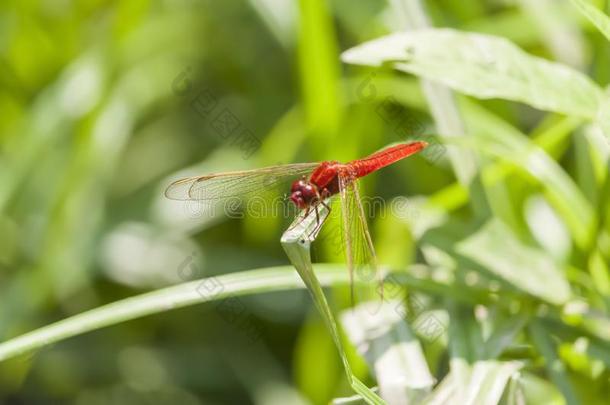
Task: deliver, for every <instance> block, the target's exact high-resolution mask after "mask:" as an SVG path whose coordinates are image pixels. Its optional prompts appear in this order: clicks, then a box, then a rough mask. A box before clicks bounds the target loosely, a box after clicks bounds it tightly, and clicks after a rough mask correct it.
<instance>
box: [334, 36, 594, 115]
mask: <svg viewBox="0 0 610 405" xmlns="http://www.w3.org/2000/svg"><path fill="white" fill-rule="evenodd" d="M343 60H344V61H345V62H347V63H353V64H361V65H370V66H380V65H382V64H383V63H391V64H392V66H394V67H395V68H396V69H399V70H402V71H405V72H409V73H412V74H415V75H418V76H421V77H424V78H426V79H430V80H434V81H437V82H439V83H442V84H445V85H446V86H449V87H451V88H453V89H455V90H457V91H460V92H462V93H465V94H468V95H471V96H474V97H477V98H483V99H488V98H504V99H508V100H513V101H520V102H523V103H526V104H529V105H531V106H532V107H535V108H538V109H541V110H547V111H555V112H560V113H565V114H574V115H578V116H582V117H586V118H594V117H595V115H596V114H597V110H598V108H599V105H600V102H601V100H602V97H603V92H602V90H601V89H600V88H599V87H598V86H597V85H596V84H595V83H594V82H592V81H591V80H590V79H589V78H588V77H587V76H585V75H583V74H582V73H580V72H578V71H576V70H573V69H571V68H569V67H567V66H564V65H561V64H558V63H553V62H549V61H547V60H544V59H541V58H538V57H534V56H531V55H529V54H527V53H525V52H524V51H522V50H521V49H520V48H518V47H517V46H515V45H514V44H513V43H511V42H510V41H508V40H506V39H503V38H498V37H493V36H489V35H482V34H473V33H464V32H460V31H456V30H452V29H428V30H421V31H416V32H408V33H401V34H394V35H389V36H385V37H382V38H379V39H376V40H373V41H370V42H367V43H364V44H362V45H359V46H356V47H355V48H352V49H349V50H348V51H346V52H344V53H343Z"/></svg>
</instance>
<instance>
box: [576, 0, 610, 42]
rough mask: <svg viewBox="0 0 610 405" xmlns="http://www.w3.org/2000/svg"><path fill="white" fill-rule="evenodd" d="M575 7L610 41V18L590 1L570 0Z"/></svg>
mask: <svg viewBox="0 0 610 405" xmlns="http://www.w3.org/2000/svg"><path fill="white" fill-rule="evenodd" d="M570 1H571V2H572V4H573V5H574V7H576V8H577V9H578V11H580V12H581V13H582V15H584V16H585V17H587V19H588V20H589V21H591V23H592V24H593V25H595V27H596V28H597V29H598V30H599V31H600V32H601V33H602V34H604V36H605V37H606V38H607V39H608V41H610V17H608V16H607V15H606V14H604V13H603V12H602V11H601V10H599V9H597V8H596V7H595V6H593V5H592V4H591V3H590V2H589V1H588V0H570Z"/></svg>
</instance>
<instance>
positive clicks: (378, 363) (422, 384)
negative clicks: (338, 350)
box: [341, 300, 434, 404]
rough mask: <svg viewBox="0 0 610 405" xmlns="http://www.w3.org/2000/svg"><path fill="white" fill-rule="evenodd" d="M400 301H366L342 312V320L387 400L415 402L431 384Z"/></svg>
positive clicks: (425, 365) (418, 345) (422, 357)
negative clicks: (404, 317) (403, 315)
mask: <svg viewBox="0 0 610 405" xmlns="http://www.w3.org/2000/svg"><path fill="white" fill-rule="evenodd" d="M402 312H403V311H402V302H401V301H398V300H388V301H384V302H383V303H379V302H367V303H364V304H361V305H359V306H358V307H356V308H354V309H353V310H347V311H345V312H343V314H342V316H341V320H342V324H343V326H344V327H345V330H346V332H347V335H348V336H349V338H350V340H351V341H352V343H354V345H355V346H356V348H357V349H358V352H359V353H360V354H361V355H362V356H363V357H364V358H365V359H366V360H367V363H368V364H369V366H370V368H371V370H374V372H375V375H376V377H377V383H378V385H379V390H380V393H381V397H382V398H383V399H385V400H386V401H387V402H388V403H390V404H396V403H419V402H420V401H421V398H422V397H423V396H424V395H426V394H427V393H428V392H429V391H430V389H431V387H432V386H433V385H434V378H433V377H432V374H431V373H430V369H429V368H428V364H427V363H426V359H425V357H424V353H423V351H422V348H421V345H420V343H419V341H418V340H417V338H416V337H415V335H414V334H413V332H412V331H411V329H410V328H409V325H408V324H407V323H406V322H405V321H404V319H403V317H402Z"/></svg>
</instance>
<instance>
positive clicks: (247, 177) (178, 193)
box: [165, 163, 318, 201]
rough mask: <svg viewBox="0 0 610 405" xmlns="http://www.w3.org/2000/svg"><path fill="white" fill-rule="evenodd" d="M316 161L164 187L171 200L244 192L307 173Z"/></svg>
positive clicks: (187, 180) (207, 198)
mask: <svg viewBox="0 0 610 405" xmlns="http://www.w3.org/2000/svg"><path fill="white" fill-rule="evenodd" d="M317 165H318V163H295V164H288V165H279V166H269V167H264V168H261V169H254V170H241V171H234V172H224V173H214V174H208V175H204V176H195V177H187V178H185V179H181V180H178V181H175V182H173V183H172V184H170V185H169V187H168V188H167V189H166V190H165V196H166V197H167V198H169V199H172V200H197V201H219V200H223V199H226V198H231V197H240V196H246V195H248V194H251V193H255V192H263V191H264V190H268V189H270V188H274V187H277V186H278V185H280V184H284V183H285V182H286V181H287V180H289V179H290V178H292V177H298V176H302V175H305V174H309V173H311V171H312V170H313V169H314V168H315V167H316V166H317Z"/></svg>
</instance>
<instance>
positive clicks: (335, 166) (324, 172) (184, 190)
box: [165, 141, 427, 286]
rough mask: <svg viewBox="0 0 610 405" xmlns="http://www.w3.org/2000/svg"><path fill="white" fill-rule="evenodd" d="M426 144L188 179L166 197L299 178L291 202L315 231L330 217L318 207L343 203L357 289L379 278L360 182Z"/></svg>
mask: <svg viewBox="0 0 610 405" xmlns="http://www.w3.org/2000/svg"><path fill="white" fill-rule="evenodd" d="M426 146H427V143H426V142H423V141H417V142H410V143H400V144H396V145H393V146H390V147H387V148H385V149H382V150H380V151H378V152H375V153H373V154H372V155H370V156H367V157H365V158H362V159H357V160H353V161H351V162H348V163H340V162H337V161H325V162H321V163H295V164H286V165H278V166H270V167H264V168H260V169H253V170H242V171H231V172H224V173H214V174H208V175H203V176H195V177H188V178H185V179H181V180H178V181H176V182H174V183H172V184H170V186H169V187H168V188H167V190H165V196H166V197H167V198H170V199H173V200H186V201H188V200H195V201H207V202H210V203H217V202H222V201H226V200H227V199H229V198H236V197H242V196H248V195H252V194H255V193H261V192H263V191H264V190H267V189H269V188H272V187H275V186H277V185H280V184H284V183H285V182H286V181H287V180H290V179H294V178H296V180H294V181H293V183H292V186H291V188H290V200H291V201H292V202H293V203H294V204H295V205H296V206H297V207H298V208H299V209H301V210H305V213H304V215H303V218H306V217H307V216H308V215H316V218H317V226H316V230H319V228H320V227H321V226H322V225H323V222H324V220H325V219H326V218H328V216H324V217H323V219H322V220H320V219H319V217H318V209H319V208H320V206H321V205H323V206H324V207H326V208H327V209H328V210H329V211H330V207H329V206H328V205H327V201H328V199H329V198H330V197H332V196H334V195H337V194H338V195H339V196H340V200H341V214H342V215H341V216H342V228H343V229H342V231H343V232H342V233H343V241H344V244H345V246H344V247H345V256H346V259H347V266H348V270H349V274H350V280H351V285H352V286H353V275H354V274H367V273H368V274H372V275H375V274H377V263H376V256H375V249H374V247H373V242H372V240H371V235H370V232H369V229H368V225H367V221H366V217H365V214H364V208H363V206H362V201H361V199H360V192H359V190H358V181H357V180H358V179H359V178H361V177H364V176H366V175H367V174H370V173H372V172H375V171H377V170H379V169H381V168H382V167H385V166H388V165H390V164H392V163H394V162H396V161H398V160H401V159H404V158H406V157H408V156H411V155H413V154H414V153H417V152H419V151H421V150H422V149H424V148H425V147H426Z"/></svg>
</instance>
